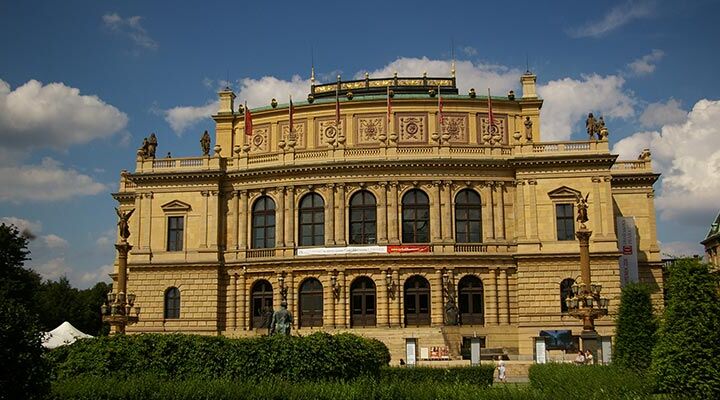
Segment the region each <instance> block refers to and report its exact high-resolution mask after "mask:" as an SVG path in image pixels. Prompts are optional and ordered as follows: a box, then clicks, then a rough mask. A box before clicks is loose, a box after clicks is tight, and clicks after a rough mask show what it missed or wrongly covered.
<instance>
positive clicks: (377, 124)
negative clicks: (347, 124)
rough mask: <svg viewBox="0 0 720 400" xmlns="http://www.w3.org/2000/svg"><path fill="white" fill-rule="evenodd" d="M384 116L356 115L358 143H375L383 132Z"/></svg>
mask: <svg viewBox="0 0 720 400" xmlns="http://www.w3.org/2000/svg"><path fill="white" fill-rule="evenodd" d="M384 119H385V118H384V116H363V117H357V124H356V125H355V126H357V140H356V143H358V144H375V143H377V141H378V136H379V135H380V134H381V133H382V132H384V130H385V127H384V123H383V121H384Z"/></svg>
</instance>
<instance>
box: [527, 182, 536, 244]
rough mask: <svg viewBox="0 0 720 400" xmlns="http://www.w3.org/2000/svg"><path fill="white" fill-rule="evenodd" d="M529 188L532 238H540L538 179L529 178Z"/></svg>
mask: <svg viewBox="0 0 720 400" xmlns="http://www.w3.org/2000/svg"><path fill="white" fill-rule="evenodd" d="M527 182H528V190H529V191H530V208H529V210H528V214H529V215H528V218H526V221H529V224H530V238H531V239H537V238H538V212H537V195H536V193H535V190H536V189H537V181H536V180H535V179H529V180H528V181H527Z"/></svg>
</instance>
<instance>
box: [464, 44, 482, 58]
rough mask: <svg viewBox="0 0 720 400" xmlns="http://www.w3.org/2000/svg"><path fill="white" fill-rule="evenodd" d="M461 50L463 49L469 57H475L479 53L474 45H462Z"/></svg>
mask: <svg viewBox="0 0 720 400" xmlns="http://www.w3.org/2000/svg"><path fill="white" fill-rule="evenodd" d="M460 51H462V52H463V53H465V55H466V56H468V57H473V56H476V55H477V54H478V51H477V49H476V48H474V47H472V46H465V47H462V48H461V49H460Z"/></svg>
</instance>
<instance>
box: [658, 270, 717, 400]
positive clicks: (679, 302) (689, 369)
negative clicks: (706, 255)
mask: <svg viewBox="0 0 720 400" xmlns="http://www.w3.org/2000/svg"><path fill="white" fill-rule="evenodd" d="M666 284H667V289H668V296H669V301H668V304H667V307H666V308H665V312H664V314H663V320H662V322H661V324H660V329H659V331H658V342H657V345H656V346H655V349H654V351H653V354H652V358H653V360H652V365H651V368H650V371H651V374H652V376H653V378H654V380H655V382H656V385H657V389H658V390H659V391H661V392H668V393H674V394H678V395H682V396H688V397H698V398H720V357H718V353H720V298H719V297H720V296H718V279H717V276H716V275H715V274H713V273H711V272H710V270H709V268H708V266H707V265H706V264H702V263H700V262H699V261H697V260H692V259H682V260H676V261H675V262H674V263H673V265H672V266H671V267H670V276H669V279H668V280H667V283H666Z"/></svg>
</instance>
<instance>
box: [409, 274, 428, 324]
mask: <svg viewBox="0 0 720 400" xmlns="http://www.w3.org/2000/svg"><path fill="white" fill-rule="evenodd" d="M405 325H406V326H408V325H416V326H417V325H430V283H429V282H428V281H427V279H425V278H423V277H422V276H420V275H415V276H413V277H410V278H409V279H408V280H407V281H405Z"/></svg>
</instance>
